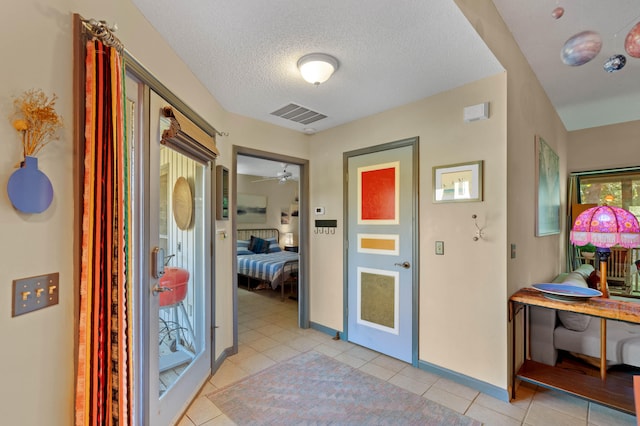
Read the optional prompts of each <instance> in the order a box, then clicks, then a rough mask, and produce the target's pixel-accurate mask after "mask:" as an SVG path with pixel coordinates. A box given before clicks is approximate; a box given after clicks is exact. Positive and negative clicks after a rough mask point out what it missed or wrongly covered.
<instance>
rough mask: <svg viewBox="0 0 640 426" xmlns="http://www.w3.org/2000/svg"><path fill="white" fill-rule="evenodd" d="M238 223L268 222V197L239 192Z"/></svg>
mask: <svg viewBox="0 0 640 426" xmlns="http://www.w3.org/2000/svg"><path fill="white" fill-rule="evenodd" d="M237 214H238V216H237V217H238V223H266V222H267V197H265V196H264V195H253V194H238V207H237Z"/></svg>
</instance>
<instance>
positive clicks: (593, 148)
mask: <svg viewBox="0 0 640 426" xmlns="http://www.w3.org/2000/svg"><path fill="white" fill-rule="evenodd" d="M567 152H568V153H569V156H568V157H569V159H568V163H567V169H568V171H569V172H583V171H587V170H602V169H610V168H617V167H630V166H636V167H637V166H638V164H640V120H637V121H630V122H628V123H621V124H613V125H611V126H601V127H594V128H591V129H584V130H576V131H573V132H570V133H569V148H568V150H567Z"/></svg>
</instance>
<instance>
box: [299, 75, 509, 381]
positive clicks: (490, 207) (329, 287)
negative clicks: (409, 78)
mask: <svg viewBox="0 0 640 426" xmlns="http://www.w3.org/2000/svg"><path fill="white" fill-rule="evenodd" d="M486 101H488V102H490V103H491V117H490V119H489V120H485V121H478V122H474V123H469V124H465V123H464V122H463V120H462V113H463V108H464V107H465V106H469V105H475V104H478V103H481V102H486ZM505 125H506V77H505V75H504V74H500V75H496V76H494V77H490V78H488V79H484V80H482V81H479V82H476V83H472V84H469V85H466V86H463V87H460V88H458V89H454V90H451V91H448V92H445V93H442V94H439V95H436V96H432V97H430V98H427V99H424V100H422V101H418V102H415V103H412V104H410V105H406V106H403V107H400V108H395V109H393V110H390V111H387V112H384V113H381V114H377V115H374V116H371V117H367V118H364V119H361V120H358V121H356V122H353V123H350V124H346V125H343V126H340V127H337V128H334V129H331V130H328V131H325V132H321V133H318V134H317V135H315V136H314V137H313V138H312V145H311V158H312V159H313V166H312V171H311V179H310V181H311V205H312V206H324V207H325V216H324V218H326V219H337V220H338V229H337V232H336V234H335V235H331V234H330V235H326V234H322V235H320V234H312V235H311V236H310V240H311V247H310V250H311V257H310V261H311V265H310V269H311V309H310V310H311V321H313V322H316V323H319V324H322V325H325V326H327V327H331V328H335V329H336V330H342V329H343V327H342V325H343V300H342V295H343V292H342V291H343V290H342V289H343V287H342V286H343V277H342V263H343V259H342V253H343V237H342V233H343V231H344V223H343V217H342V209H343V199H342V192H343V191H342V184H343V179H342V176H343V170H342V167H343V165H342V155H343V153H344V152H346V151H350V150H354V149H358V148H362V147H366V146H370V145H378V144H383V143H386V142H391V141H395V140H399V139H404V138H408V137H412V136H418V137H419V138H420V145H419V150H420V165H419V174H420V181H419V185H420V330H419V339H420V347H419V358H420V360H423V361H427V362H429V363H432V364H435V365H438V366H440V367H444V368H447V369H451V370H453V371H457V372H459V373H462V374H465V375H468V376H471V377H474V378H476V379H478V380H482V381H485V382H487V383H491V384H493V385H495V386H499V387H501V388H504V387H505V384H506V365H504V363H502V365H498V364H497V363H496V359H498V358H504V352H506V341H505V339H504V336H505V334H506V323H507V321H506V310H505V309H504V308H505V294H506V265H505V255H504V247H505V245H506V226H505V221H506V216H505V210H506V203H507V199H506V138H505V133H504V128H505ZM476 160H484V162H485V163H484V165H485V172H484V194H485V198H484V201H483V202H476V203H452V204H433V203H432V201H431V200H432V178H431V176H432V174H431V173H432V167H433V166H436V165H445V164H452V163H459V162H465V161H476ZM473 214H476V215H478V222H479V224H480V225H481V226H484V227H485V233H486V239H484V240H481V241H477V242H474V241H473V236H474V234H475V230H476V228H475V225H474V221H473V219H472V217H471V216H472V215H473ZM436 240H441V241H444V243H445V255H444V256H436V255H435V254H434V244H435V241H436ZM470 348H473V351H474V359H473V362H469V350H470Z"/></svg>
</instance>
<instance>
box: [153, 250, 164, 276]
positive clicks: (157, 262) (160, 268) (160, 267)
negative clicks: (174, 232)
mask: <svg viewBox="0 0 640 426" xmlns="http://www.w3.org/2000/svg"><path fill="white" fill-rule="evenodd" d="M151 275H153V278H162V277H163V276H164V249H161V248H160V247H154V249H153V251H152V252H151Z"/></svg>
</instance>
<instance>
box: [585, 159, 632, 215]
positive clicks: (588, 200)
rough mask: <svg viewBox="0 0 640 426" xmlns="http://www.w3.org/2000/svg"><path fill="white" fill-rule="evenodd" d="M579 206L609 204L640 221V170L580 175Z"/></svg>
mask: <svg viewBox="0 0 640 426" xmlns="http://www.w3.org/2000/svg"><path fill="white" fill-rule="evenodd" d="M578 185H579V192H578V203H579V204H598V205H601V204H607V205H610V206H615V207H622V208H623V209H625V210H629V211H630V212H631V213H633V214H634V215H635V216H636V217H637V218H638V219H640V169H639V170H633V171H625V172H606V171H605V172H597V173H590V174H584V175H578Z"/></svg>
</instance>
